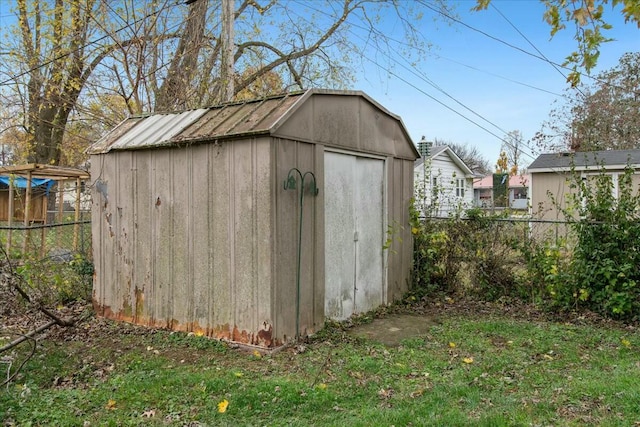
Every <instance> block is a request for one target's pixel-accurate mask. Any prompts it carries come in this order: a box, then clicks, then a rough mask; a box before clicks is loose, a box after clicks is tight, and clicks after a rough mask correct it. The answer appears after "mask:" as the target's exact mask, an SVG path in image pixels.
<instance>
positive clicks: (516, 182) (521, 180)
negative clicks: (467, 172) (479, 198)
mask: <svg viewBox="0 0 640 427" xmlns="http://www.w3.org/2000/svg"><path fill="white" fill-rule="evenodd" d="M529 178H530V177H529V176H528V175H514V176H510V177H509V188H518V187H520V188H522V187H528V186H529ZM473 188H477V189H481V188H493V175H487V176H485V177H482V178H481V179H479V180H477V181H474V182H473Z"/></svg>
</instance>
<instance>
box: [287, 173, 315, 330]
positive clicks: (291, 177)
mask: <svg viewBox="0 0 640 427" xmlns="http://www.w3.org/2000/svg"><path fill="white" fill-rule="evenodd" d="M296 174H297V175H298V177H300V181H301V183H300V205H299V206H300V215H299V216H300V218H299V220H298V267H297V271H296V340H298V339H299V338H300V264H301V259H302V206H303V204H304V180H305V178H306V177H307V176H310V177H311V178H312V179H313V181H312V182H311V184H310V186H309V190H310V191H311V194H312V195H313V196H317V195H318V193H319V190H318V187H317V185H316V176H315V175H314V174H313V172H311V171H307V172H305V173H304V174H303V173H302V172H300V170H299V169H298V168H291V169H290V170H289V173H288V174H287V179H286V180H285V181H284V189H285V190H295V189H296V187H297V177H296Z"/></svg>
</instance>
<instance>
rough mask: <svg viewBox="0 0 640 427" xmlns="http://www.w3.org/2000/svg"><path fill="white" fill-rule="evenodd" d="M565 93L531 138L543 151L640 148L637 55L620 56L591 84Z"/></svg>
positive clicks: (639, 72)
mask: <svg viewBox="0 0 640 427" xmlns="http://www.w3.org/2000/svg"><path fill="white" fill-rule="evenodd" d="M577 89H578V90H576V89H567V94H566V98H565V99H566V100H567V101H566V103H564V104H561V105H560V106H559V107H557V108H555V109H553V110H552V111H551V113H550V115H549V119H548V120H547V121H546V122H545V123H544V124H543V126H542V129H541V130H540V132H538V134H537V135H536V137H535V140H536V141H537V143H538V145H539V146H540V147H541V148H542V149H543V150H544V151H566V150H575V151H594V150H610V149H613V150H623V149H633V148H640V52H630V53H626V54H624V55H623V56H622V57H621V58H620V61H619V63H618V65H616V66H615V67H613V68H612V69H610V70H606V71H604V72H602V73H600V74H598V75H597V76H596V78H595V79H594V80H593V82H592V83H590V84H587V83H585V82H583V83H581V84H580V85H579V86H578V87H577Z"/></svg>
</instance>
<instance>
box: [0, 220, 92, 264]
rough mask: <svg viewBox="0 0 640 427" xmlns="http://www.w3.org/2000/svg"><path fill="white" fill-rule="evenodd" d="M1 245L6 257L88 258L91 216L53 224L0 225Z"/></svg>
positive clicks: (89, 255)
mask: <svg viewBox="0 0 640 427" xmlns="http://www.w3.org/2000/svg"><path fill="white" fill-rule="evenodd" d="M0 245H1V246H2V248H3V249H4V250H5V252H6V254H7V256H8V257H9V259H22V258H47V257H49V258H55V259H58V260H60V261H69V260H71V259H72V258H73V256H74V255H81V256H82V257H84V258H86V259H91V253H92V251H91V218H90V215H89V214H88V213H86V215H85V214H83V215H81V216H80V219H79V220H78V221H69V222H63V223H53V224H33V225H28V226H25V225H15V224H12V225H10V226H9V225H6V224H4V225H0Z"/></svg>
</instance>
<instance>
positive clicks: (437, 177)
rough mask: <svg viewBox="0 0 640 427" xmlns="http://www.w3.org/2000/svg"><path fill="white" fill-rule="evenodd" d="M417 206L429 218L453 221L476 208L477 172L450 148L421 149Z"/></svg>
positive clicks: (417, 171) (430, 147) (418, 161)
mask: <svg viewBox="0 0 640 427" xmlns="http://www.w3.org/2000/svg"><path fill="white" fill-rule="evenodd" d="M419 149H420V150H419V151H420V152H421V154H422V156H423V157H422V158H420V159H418V160H417V161H416V163H415V167H414V172H415V176H414V185H415V197H416V205H417V207H418V209H419V210H420V211H421V212H422V214H424V215H426V216H436V217H449V216H453V215H457V214H460V213H462V212H463V211H464V210H465V209H468V208H470V207H472V206H473V177H474V175H473V172H472V171H471V169H470V168H469V167H468V166H467V165H466V164H465V163H464V162H463V161H462V159H460V157H459V156H458V155H457V154H456V153H455V152H454V151H453V150H452V149H451V147H449V146H447V145H442V146H431V145H423V146H421V147H419Z"/></svg>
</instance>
